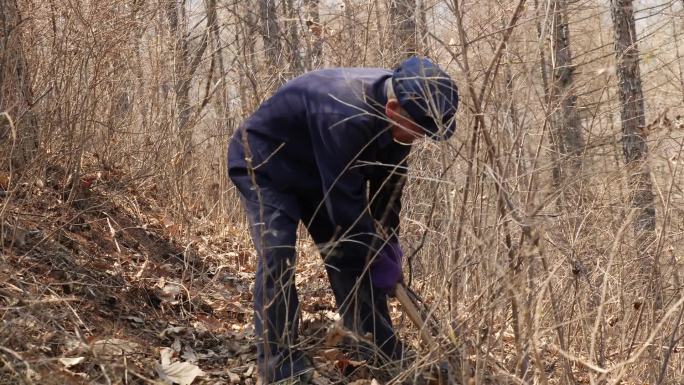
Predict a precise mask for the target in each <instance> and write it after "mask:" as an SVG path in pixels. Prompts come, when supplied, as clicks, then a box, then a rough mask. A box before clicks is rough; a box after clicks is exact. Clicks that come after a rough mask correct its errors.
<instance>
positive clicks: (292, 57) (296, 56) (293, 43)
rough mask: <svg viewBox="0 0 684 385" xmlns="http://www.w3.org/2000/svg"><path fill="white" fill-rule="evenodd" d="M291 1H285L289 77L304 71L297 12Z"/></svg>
mask: <svg viewBox="0 0 684 385" xmlns="http://www.w3.org/2000/svg"><path fill="white" fill-rule="evenodd" d="M293 2H294V1H293V0H287V1H286V3H285V4H286V6H287V10H286V11H287V22H286V27H287V34H288V38H287V43H288V44H287V45H288V50H287V52H288V59H289V62H290V63H289V64H290V73H289V74H288V75H289V76H290V77H294V76H298V75H301V74H302V72H303V71H304V65H303V64H302V56H301V55H300V53H299V11H298V9H295V6H294V4H293Z"/></svg>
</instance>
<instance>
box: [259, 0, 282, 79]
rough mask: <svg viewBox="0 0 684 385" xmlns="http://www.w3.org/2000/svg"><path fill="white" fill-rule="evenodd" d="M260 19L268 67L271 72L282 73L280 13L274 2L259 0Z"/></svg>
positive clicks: (271, 0)
mask: <svg viewBox="0 0 684 385" xmlns="http://www.w3.org/2000/svg"><path fill="white" fill-rule="evenodd" d="M259 18H260V23H261V37H262V39H263V41H264V53H265V55H266V65H267V66H268V67H269V68H270V70H271V71H272V70H275V71H280V69H281V63H282V53H283V52H282V51H283V44H282V42H281V40H280V39H281V32H280V24H279V23H278V12H277V10H276V4H275V1H274V0H259ZM281 78H282V76H281Z"/></svg>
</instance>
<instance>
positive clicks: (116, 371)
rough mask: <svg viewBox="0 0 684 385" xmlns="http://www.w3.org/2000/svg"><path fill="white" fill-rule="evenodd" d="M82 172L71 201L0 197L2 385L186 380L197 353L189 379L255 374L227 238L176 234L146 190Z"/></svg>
mask: <svg viewBox="0 0 684 385" xmlns="http://www.w3.org/2000/svg"><path fill="white" fill-rule="evenodd" d="M83 181H86V182H87V181H88V179H86V178H84V179H82V180H81V182H82V183H81V186H80V187H81V191H79V193H78V194H77V199H71V201H70V202H69V203H67V201H68V199H67V196H66V195H67V194H64V193H63V192H62V191H60V190H59V189H57V188H54V187H50V186H47V187H46V186H43V185H42V184H38V185H36V186H30V187H27V186H23V190H24V191H23V192H22V193H21V194H19V193H16V194H15V195H14V196H10V194H7V193H5V194H3V196H2V197H0V208H3V211H4V216H2V217H0V218H5V219H4V220H3V221H2V224H1V225H2V233H1V235H2V237H1V238H0V239H1V240H0V246H2V255H1V257H0V258H1V259H0V309H1V310H2V313H1V314H2V315H1V317H2V325H1V326H0V384H16V383H36V384H77V383H129V384H130V383H148V381H147V380H148V379H159V378H166V379H168V380H174V379H176V378H177V377H173V376H174V375H178V376H181V377H178V378H180V381H182V380H183V378H182V376H185V375H187V376H191V377H192V375H193V373H194V374H198V373H199V372H197V370H199V369H196V366H194V365H196V364H198V363H199V362H200V361H201V368H202V369H201V371H203V372H204V373H205V375H204V376H202V377H201V378H199V377H198V378H197V380H196V381H195V382H194V383H203V382H206V381H209V382H213V383H216V382H219V383H226V382H230V381H233V382H234V381H237V380H238V379H239V381H241V382H244V383H249V382H251V381H255V377H254V376H255V372H256V370H255V369H254V354H255V351H254V348H253V346H254V345H253V343H252V342H251V341H252V338H253V332H252V328H251V306H250V305H249V304H250V302H251V294H250V290H249V284H250V281H251V276H250V273H249V271H248V268H247V267H246V266H245V267H242V268H236V267H235V266H240V264H239V263H237V262H236V261H235V260H236V259H240V255H239V254H238V252H235V251H233V250H236V249H237V250H240V248H239V247H235V245H234V244H233V243H234V242H235V240H234V239H231V237H230V235H228V236H223V237H217V236H215V235H214V236H212V237H211V239H210V238H209V237H202V236H201V235H200V236H197V235H194V236H193V237H192V239H188V237H180V236H176V235H175V234H174V233H177V230H178V229H177V226H176V225H175V224H173V223H172V222H171V221H169V220H168V219H167V218H166V217H165V215H164V213H163V211H162V210H161V209H159V208H158V206H157V205H156V202H155V199H154V197H153V195H154V194H153V192H150V191H148V192H140V191H135V192H133V191H129V190H127V189H125V188H118V189H117V188H113V187H112V186H113V184H109V185H106V184H103V185H100V186H97V185H94V184H93V183H92V180H91V181H90V183H89V184H88V183H85V182H83ZM29 194H30V196H29ZM239 252H240V253H247V252H248V251H246V250H243V251H239ZM243 258H244V255H243ZM231 259H232V260H233V261H232V263H227V261H230V260H231ZM165 359H166V362H164V361H165ZM164 364H166V365H164ZM228 369H230V371H229V370H228ZM193 370H194V372H193ZM174 371H175V372H174ZM165 376H166V377H165ZM253 377H254V378H253ZM188 378H190V377H186V380H187V379H188ZM177 382H178V381H177Z"/></svg>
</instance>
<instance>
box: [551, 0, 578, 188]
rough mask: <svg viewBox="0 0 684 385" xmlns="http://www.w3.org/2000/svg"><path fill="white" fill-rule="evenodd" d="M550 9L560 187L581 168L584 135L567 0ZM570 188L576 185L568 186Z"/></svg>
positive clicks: (556, 170) (556, 172) (559, 0)
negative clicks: (574, 82) (575, 79)
mask: <svg viewBox="0 0 684 385" xmlns="http://www.w3.org/2000/svg"><path fill="white" fill-rule="evenodd" d="M553 8H554V9H553V39H552V43H553V61H552V63H553V83H552V89H551V93H550V95H551V98H552V102H553V106H554V116H555V119H554V128H555V129H554V132H553V135H552V137H553V142H554V147H555V150H556V152H557V161H556V163H555V165H554V170H553V171H554V172H553V176H554V181H555V182H556V184H558V185H559V186H560V185H562V184H565V183H568V182H570V181H572V180H573V178H574V177H575V176H577V174H578V172H579V171H580V169H581V167H582V158H581V155H582V151H583V148H584V138H583V136H582V123H581V120H580V116H579V114H578V111H577V96H576V95H575V91H574V89H573V80H574V66H573V64H572V51H571V49H570V30H569V25H568V4H567V0H555V1H554V3H553ZM573 190H576V187H575V188H573V187H571V188H570V189H569V191H573Z"/></svg>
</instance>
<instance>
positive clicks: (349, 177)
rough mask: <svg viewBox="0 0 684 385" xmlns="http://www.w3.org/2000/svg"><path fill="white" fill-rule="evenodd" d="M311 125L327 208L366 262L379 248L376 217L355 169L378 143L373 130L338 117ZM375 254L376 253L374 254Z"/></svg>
mask: <svg viewBox="0 0 684 385" xmlns="http://www.w3.org/2000/svg"><path fill="white" fill-rule="evenodd" d="M310 119H312V121H310V122H309V124H310V126H312V127H315V129H312V130H311V135H312V138H311V139H312V144H313V151H314V157H315V159H316V163H317V165H318V169H319V174H320V178H321V182H322V185H323V186H322V187H323V193H324V202H323V204H322V205H323V207H321V208H320V209H325V210H326V211H327V213H328V215H329V216H330V218H331V219H332V221H333V222H334V223H335V224H336V225H337V226H339V227H340V229H341V230H342V231H343V232H344V233H342V234H341V235H342V238H343V240H347V241H350V242H349V243H348V244H347V245H349V246H352V245H353V247H355V248H356V252H355V254H360V255H358V257H359V258H360V260H359V261H363V262H365V258H366V257H367V256H368V255H369V251H371V250H369V247H377V246H379V245H375V244H374V241H375V240H376V239H377V236H376V232H375V226H374V223H373V218H372V217H371V215H370V213H369V210H368V200H367V197H366V178H365V177H364V175H363V174H362V173H361V171H360V169H359V168H357V167H354V163H355V162H356V160H357V159H358V158H359V156H360V155H361V154H362V153H363V152H364V151H365V150H366V149H367V147H368V146H370V145H372V144H371V143H372V142H373V140H375V135H374V133H373V130H372V129H370V128H369V127H368V125H366V124H363V123H364V122H363V119H360V118H348V117H345V116H343V115H338V114H317V115H314V116H312V117H311V118H310ZM371 255H372V254H371Z"/></svg>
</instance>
